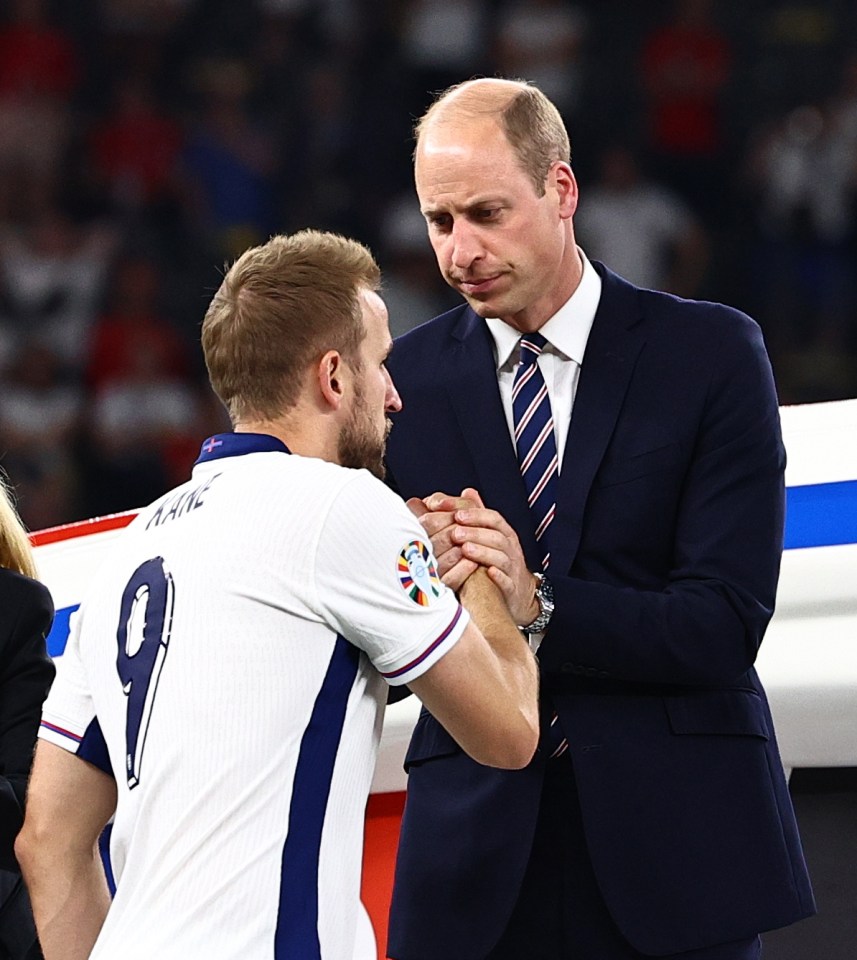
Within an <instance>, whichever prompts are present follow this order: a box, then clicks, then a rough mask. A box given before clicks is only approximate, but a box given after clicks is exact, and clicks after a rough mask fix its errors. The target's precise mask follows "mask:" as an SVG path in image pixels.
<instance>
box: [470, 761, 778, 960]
mask: <svg viewBox="0 0 857 960" xmlns="http://www.w3.org/2000/svg"><path fill="white" fill-rule="evenodd" d="M760 956H761V943H760V941H759V938H758V937H753V938H752V939H751V940H742V941H739V942H735V943H729V944H721V945H719V946H716V947H711V948H708V949H705V950H693V951H691V952H689V953H681V954H670V955H669V956H668V957H662V958H660V960H758V958H759V957H760ZM645 957H648V954H642V953H638V952H637V951H636V950H635V949H634V948H633V947H632V946H631V945H630V944H629V943H628V942H627V941H626V940H625V939H624V938H623V937H622V935H621V933H620V932H619V930H618V929H617V927H616V925H615V924H614V922H613V920H612V918H611V917H610V914H609V913H608V911H607V908H606V906H605V905H604V901H603V900H602V898H601V894H600V892H599V890H598V885H597V883H596V881H595V875H594V873H593V870H592V865H591V863H590V860H589V854H588V852H587V849H586V841H585V839H584V834H583V824H582V820H581V816H580V805H579V803H578V800H577V787H576V785H575V782H574V769H573V767H572V764H571V761H570V760H569V759H568V755H567V754H566V755H565V756H563V757H560V758H559V759H557V760H554V761H552V762H550V763H548V766H547V771H546V773H545V782H544V788H543V790H542V799H541V805H540V808H539V819H538V823H537V825H536V835H535V839H534V842H533V849H532V853H531V855H530V860H529V864H528V866H527V872H526V875H525V877H524V883H523V886H522V888H521V894H520V896H519V898H518V902H517V904H516V905H515V909H514V911H513V912H512V916H511V918H510V920H509V924H508V926H507V927H506V930H505V932H504V933H503V936H502V938H501V940H500V942H499V944H498V945H497V946H496V947H495V948H494V949H493V950H492V951H491V953H489V954H488V956H487V957H486V960H523V958H526V960H644V958H645Z"/></svg>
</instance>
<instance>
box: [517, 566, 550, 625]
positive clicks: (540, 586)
mask: <svg viewBox="0 0 857 960" xmlns="http://www.w3.org/2000/svg"><path fill="white" fill-rule="evenodd" d="M533 576H534V577H535V578H536V600H538V602H539V615H538V616H537V617H536V619H535V620H533V622H532V623H528V624H527V626H525V627H521V629H522V630H523V631H524V633H544V631H545V630H547V628H548V624H549V623H550V622H551V617H552V616H553V611H554V602H553V584H552V583H551V582H550V580H548V578H547V577H546V576H545V575H544V574H543V573H534V574H533Z"/></svg>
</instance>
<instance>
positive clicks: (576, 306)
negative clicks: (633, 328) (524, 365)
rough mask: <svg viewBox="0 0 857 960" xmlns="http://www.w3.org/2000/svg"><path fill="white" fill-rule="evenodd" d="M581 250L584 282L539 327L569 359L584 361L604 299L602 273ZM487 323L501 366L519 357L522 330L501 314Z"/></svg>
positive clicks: (581, 278)
mask: <svg viewBox="0 0 857 960" xmlns="http://www.w3.org/2000/svg"><path fill="white" fill-rule="evenodd" d="M578 252H579V253H580V259H581V261H582V263H583V273H582V275H581V277H580V283H579V284H578V285H577V287H576V288H575V290H574V293H572V295H571V296H570V297H569V298H568V300H566V302H565V303H564V304H563V305H562V306H561V307H560V308H559V310H557V312H556V313H555V314H554V315H553V316H552V317H551V318H550V319H549V320H548V321H547V322H546V323H545V324H544V325H543V326H542V327H541V328H540V329H539V333H541V334H542V335H543V336H544V337H545V339H546V340H547V341H548V342H549V343H550V344H551V345H552V346H553V347H554V349H555V350H556V351H557V352H559V353H560V354H562V355H563V356H564V357H566V358H567V359H568V360H574V361H575V363H577V364H578V365H582V364H583V354H584V352H585V351H586V341H587V340H588V339H589V331H590V330H591V329H592V321H593V320H594V319H595V311H596V310H597V309H598V301H599V300H600V299H601V277H599V276H598V274H597V273H596V272H595V268H594V267H593V266H592V264H591V263H590V262H589V260H588V258H587V256H586V254H585V253H584V252H583V251H582V250H581V249H580V248H579V247H578ZM485 323H486V324H487V325H488V330H489V331H490V333H491V337H492V338H493V340H494V355H495V357H496V359H497V370H498V371H499V370H502V369H503V368H504V367H507V366H508V367H511V366H512V365H513V363H514V362H515V361H516V360H517V354H516V348H517V345H518V341H519V340H520V338H521V332H520V330H516V329H515V328H514V327H510V326H509V324H508V323H506V322H505V321H503V320H500V319H499V318H498V317H489V318H488V319H487V320H486V321H485Z"/></svg>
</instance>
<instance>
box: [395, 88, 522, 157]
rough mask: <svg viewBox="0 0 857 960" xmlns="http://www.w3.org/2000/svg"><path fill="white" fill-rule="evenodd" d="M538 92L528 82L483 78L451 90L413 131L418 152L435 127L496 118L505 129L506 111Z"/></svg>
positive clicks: (427, 112)
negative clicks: (520, 97) (517, 100)
mask: <svg viewBox="0 0 857 960" xmlns="http://www.w3.org/2000/svg"><path fill="white" fill-rule="evenodd" d="M532 89H535V88H534V87H533V86H532V84H529V83H527V82H526V81H525V80H506V79H501V78H499V77H480V78H479V79H476V80H465V81H464V82H463V83H459V84H456V86H454V87H450V89H449V90H447V91H446V92H445V93H444V94H442V95H441V96H440V97H439V98H438V99H437V100H435V102H434V103H433V104H432V105H431V106H430V107H429V108H428V110H426V112H425V113H424V114H423V116H422V117H421V118H420V119H419V120H418V121H417V123H416V126H415V127H414V138H415V140H416V145H417V148H419V145H420V141H421V139H422V136H423V134H424V133H425V132H426V131H427V130H428V129H429V128H430V127H432V126H434V125H436V124H438V125H439V124H450V125H453V124H456V123H462V122H464V121H466V120H469V119H473V118H475V117H485V118H496V120H497V123H498V125H500V126H502V123H501V120H500V118H501V116H502V114H503V111H504V110H505V109H506V108H507V107H508V106H509V104H510V103H511V102H512V101H513V100H514V99H515V97H517V96H518V95H519V94H521V93H523V92H524V91H526V90H532Z"/></svg>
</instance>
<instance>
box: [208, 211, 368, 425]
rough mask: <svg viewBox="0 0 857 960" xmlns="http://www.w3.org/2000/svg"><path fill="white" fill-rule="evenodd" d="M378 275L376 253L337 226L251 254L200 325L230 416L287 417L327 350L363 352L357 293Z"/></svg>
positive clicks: (275, 241) (350, 354)
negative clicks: (312, 366)
mask: <svg viewBox="0 0 857 960" xmlns="http://www.w3.org/2000/svg"><path fill="white" fill-rule="evenodd" d="M380 282H381V273H380V270H379V268H378V264H377V263H376V262H375V260H374V258H373V257H372V254H371V253H370V252H369V250H368V249H367V248H366V247H364V246H363V245H362V244H361V243H358V242H357V241H356V240H349V239H347V238H345V237H341V236H338V235H337V234H334V233H325V232H322V231H319V230H302V231H300V232H299V233H295V234H292V235H290V236H276V237H272V238H271V239H270V240H269V241H268V242H267V243H265V244H263V245H261V246H258V247H251V248H250V249H249V250H247V251H246V252H245V253H243V254H242V255H241V256H240V257H239V258H238V259H237V260H236V261H235V263H234V264H233V265H232V267H230V269H229V271H228V272H227V274H226V276H225V277H224V278H223V282H222V283H221V285H220V289H219V290H218V291H217V293H216V294H215V295H214V298H213V299H212V301H211V304H210V306H209V308H208V310H207V311H206V314H205V319H204V320H203V323H202V350H203V354H204V356H205V364H206V367H207V368H208V375H209V379H210V380H211V386H212V387H213V388H214V392H215V393H216V394H217V395H218V397H220V399H221V401H222V402H223V404H224V406H225V407H226V409H227V410H228V411H229V415H230V417H231V419H232V422H233V423H236V422H238V421H239V420H243V419H256V418H259V419H263V420H264V419H274V418H276V417H278V416H280V415H281V414H282V413H283V412H285V411H286V410H287V409H288V408H289V407H291V406H293V405H294V404H295V402H296V401H297V399H298V397H299V396H300V391H301V387H302V385H303V379H304V376H305V373H306V369H307V366H308V365H309V364H310V363H311V362H312V361H313V360H314V359H315V358H316V357H321V356H322V355H323V354H324V353H325V352H326V351H327V350H338V351H339V352H340V353H341V354H342V355H343V356H344V357H347V358H349V359H352V358H355V357H356V356H357V355H358V351H359V348H360V343H361V342H362V340H363V337H364V335H365V330H364V327H363V311H362V308H361V304H360V299H359V294H360V291H361V289H369V290H377V289H378V287H379V286H380Z"/></svg>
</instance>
